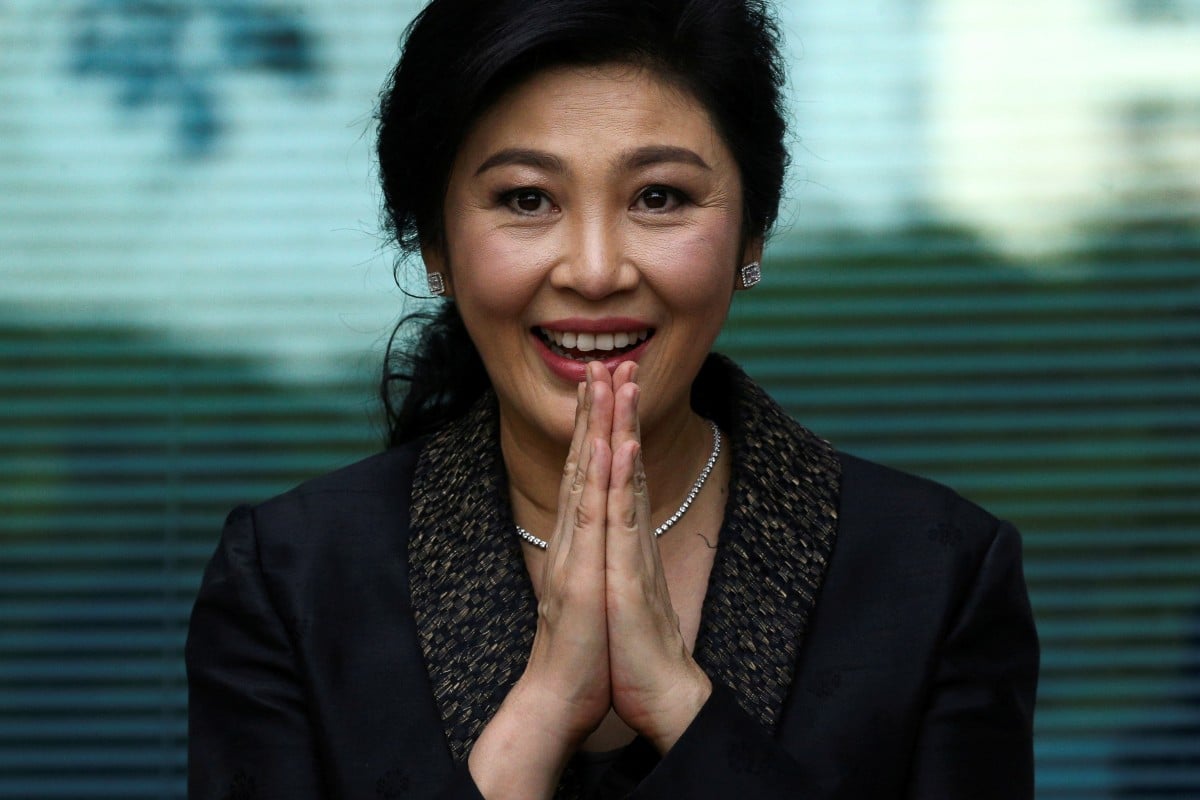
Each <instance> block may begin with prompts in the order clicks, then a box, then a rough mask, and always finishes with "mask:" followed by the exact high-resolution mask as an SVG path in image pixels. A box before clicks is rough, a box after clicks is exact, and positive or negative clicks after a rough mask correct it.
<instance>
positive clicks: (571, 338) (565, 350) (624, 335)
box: [534, 327, 653, 363]
mask: <svg viewBox="0 0 1200 800" xmlns="http://www.w3.org/2000/svg"><path fill="white" fill-rule="evenodd" d="M534 331H535V333H536V334H537V335H538V336H539V337H540V338H541V339H542V341H543V342H544V343H545V344H546V346H547V347H549V348H550V350H551V351H552V352H554V353H555V354H556V355H560V356H563V357H565V358H571V359H574V360H576V361H580V362H583V363H587V362H588V361H593V360H596V359H604V358H608V357H609V356H613V355H621V354H623V353H625V352H628V351H629V350H632V349H633V348H635V347H637V346H638V345H639V344H641V343H642V342H644V341H646V339H648V338H649V337H650V335H651V334H652V333H653V331H652V330H651V329H649V328H639V329H634V330H628V331H603V332H593V331H572V330H549V329H547V328H541V327H539V328H535V329H534Z"/></svg>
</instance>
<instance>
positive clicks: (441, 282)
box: [425, 272, 446, 297]
mask: <svg viewBox="0 0 1200 800" xmlns="http://www.w3.org/2000/svg"><path fill="white" fill-rule="evenodd" d="M425 278H426V280H428V281H429V293H430V294H431V295H433V296H434V297H441V296H442V295H444V294H445V293H446V279H445V278H443V277H442V273H440V272H427V273H425Z"/></svg>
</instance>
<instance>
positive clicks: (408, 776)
mask: <svg viewBox="0 0 1200 800" xmlns="http://www.w3.org/2000/svg"><path fill="white" fill-rule="evenodd" d="M772 413H775V412H772ZM768 422H769V423H770V424H772V425H777V424H779V420H778V419H776V418H774V417H772V418H770V419H769V420H768ZM725 424H728V423H723V426H724V425H725ZM423 448H426V445H423V444H412V445H408V446H405V447H403V448H398V449H393V450H390V451H388V452H385V453H382V454H380V455H377V456H375V457H372V458H369V459H367V460H365V461H362V462H360V463H358V464H355V465H353V466H351V467H348V468H346V469H343V470H341V471H338V472H335V473H333V474H331V475H328V476H325V477H323V478H319V479H317V480H314V481H311V482H309V483H306V484H304V485H303V486H301V487H299V488H297V489H295V490H293V491H292V492H289V493H288V494H285V495H283V496H281V497H279V498H276V499H274V500H272V501H269V502H268V503H265V504H263V505H261V506H259V507H256V508H253V509H251V508H241V509H238V510H236V511H234V512H233V513H232V514H231V515H230V517H229V520H228V522H227V525H226V528H225V532H224V534H223V535H222V538H221V542H220V545H219V546H218V549H217V552H216V555H215V556H214V557H213V560H212V562H211V563H210V565H209V567H208V569H207V571H206V573H205V576H204V582H203V586H202V588H201V591H200V594H199V597H198V599H197V601H196V605H195V609H194V611H193V616H192V622H191V629H190V632H189V636H188V642H187V664H188V679H189V686H190V709H189V796H190V797H191V798H193V800H208V799H209V798H212V800H218V799H221V800H224V799H225V798H289V799H290V800H304V799H305V798H394V797H414V798H425V797H453V798H478V797H479V794H478V791H477V790H476V789H475V787H474V785H473V783H472V782H471V780H470V776H469V773H468V772H467V770H466V767H465V762H464V759H463V756H464V755H465V751H464V750H463V746H469V742H470V741H471V740H472V737H473V736H474V735H476V734H477V730H478V725H476V727H475V728H474V729H472V730H468V731H467V732H466V733H465V734H463V741H464V742H466V744H465V745H463V746H459V747H458V749H457V750H456V746H455V744H454V743H455V741H456V737H458V734H459V732H460V731H461V730H462V729H463V728H462V725H459V724H458V723H456V722H455V721H454V708H456V707H461V706H467V705H469V703H465V702H463V701H461V699H460V700H458V701H457V702H450V701H451V700H454V699H455V698H456V697H457V696H456V695H455V694H454V693H455V692H457V691H460V688H461V687H459V686H457V685H456V683H455V682H454V681H451V682H449V683H447V682H446V681H447V679H446V678H444V677H438V675H439V674H440V673H439V672H438V670H437V669H436V666H437V665H436V664H434V663H431V659H434V660H436V659H437V658H438V657H436V656H431V653H435V652H437V651H436V650H435V649H431V648H432V647H433V645H431V643H430V634H429V633H428V631H430V630H435V631H436V630H437V629H436V628H431V627H430V624H429V623H428V622H426V621H424V620H423V619H422V618H421V613H417V612H418V611H419V610H417V609H414V604H413V597H414V596H416V597H422V598H424V597H427V596H429V595H428V590H427V589H422V588H420V587H419V586H417V584H418V578H417V577H416V572H417V571H418V570H417V569H416V568H415V567H414V566H413V565H414V564H418V563H421V562H419V560H418V559H417V556H416V555H415V550H414V543H413V541H411V540H412V539H415V538H416V537H417V536H418V534H417V533H416V532H414V531H417V530H418V529H419V528H420V527H421V526H420V525H418V524H417V523H416V522H414V517H415V515H414V510H413V500H412V495H413V492H412V487H413V486H414V483H416V482H419V481H420V476H419V473H420V470H421V466H420V465H421V456H422V452H423ZM831 452H832V451H831ZM832 459H833V461H832V462H831V463H832V464H833V465H834V468H835V470H837V471H840V476H839V477H838V481H837V499H836V508H834V507H830V508H829V509H828V514H829V518H830V519H831V520H833V521H834V525H835V527H836V539H835V541H834V540H831V542H830V547H829V549H828V550H826V551H820V550H819V548H818V549H817V550H814V551H812V552H811V553H808V554H807V555H805V556H804V557H803V558H802V559H801V561H803V562H804V563H806V564H816V565H817V566H818V567H819V569H818V571H819V576H820V582H819V587H818V589H819V591H817V590H807V589H804V590H802V591H798V592H785V593H788V594H796V595H802V596H807V595H813V596H807V597H805V598H803V599H805V600H806V602H808V603H809V605H810V607H811V613H809V614H807V616H806V617H805V618H804V619H803V620H802V624H801V625H800V627H799V628H797V629H796V631H797V632H794V633H788V634H786V638H789V639H793V640H799V641H794V642H792V643H791V644H793V645H794V646H795V647H794V652H796V653H797V655H796V656H794V657H790V656H789V658H788V665H787V669H788V671H787V673H786V674H787V675H788V677H789V680H788V682H787V684H786V685H784V687H783V689H784V691H782V692H781V693H780V694H779V695H778V700H777V701H770V700H768V701H766V702H767V705H770V703H771V702H774V703H775V705H776V706H777V707H776V708H775V709H774V710H773V711H772V710H771V709H769V708H768V709H766V710H764V709H761V708H758V707H757V706H755V702H756V701H755V700H754V695H753V693H754V691H756V689H757V686H756V684H757V683H758V682H759V680H760V679H759V678H758V677H756V674H757V673H756V669H757V665H756V664H753V663H741V662H743V661H746V662H752V661H753V660H754V656H753V654H754V653H755V652H757V651H758V650H761V649H763V648H762V646H761V645H758V646H755V644H754V642H753V641H744V642H742V643H741V646H740V649H737V648H734V649H733V650H731V651H729V652H732V653H734V654H735V655H736V654H739V653H740V654H742V655H736V657H735V658H734V659H733V660H734V661H735V662H737V663H736V664H735V667H734V668H733V669H734V671H732V672H730V671H729V669H728V668H726V667H721V666H719V662H720V657H719V656H718V655H709V654H707V652H708V651H707V650H706V659H708V660H707V661H706V660H703V659H701V655H700V653H699V650H700V644H699V643H698V645H697V650H698V652H697V659H698V660H700V661H701V665H702V666H704V667H705V668H706V671H709V674H710V677H711V676H714V675H716V678H715V679H714V685H715V690H714V693H713V696H712V698H711V699H710V701H709V702H708V703H707V704H706V705H705V707H704V708H703V709H702V710H701V712H700V714H699V716H698V717H697V718H696V720H695V721H694V722H693V723H692V725H691V726H690V727H689V728H688V730H687V731H686V732H685V733H684V735H683V736H682V738H681V739H680V740H679V741H678V743H677V744H676V746H675V747H674V748H673V749H672V750H671V751H670V752H669V753H668V754H667V755H666V756H665V757H664V758H662V759H661V760H659V759H658V757H657V756H656V755H655V754H654V753H653V751H652V750H650V749H649V747H648V745H645V743H643V742H640V741H639V742H638V743H635V746H634V747H633V748H630V751H629V752H627V753H626V755H625V756H623V758H622V763H621V765H620V770H614V775H616V776H617V777H620V775H624V778H625V779H626V780H628V781H629V782H630V783H631V784H632V785H633V787H634V788H632V793H631V794H630V795H629V796H632V797H638V798H742V799H743V800H748V799H749V798H767V799H769V798H796V799H797V800H827V799H829V798H862V799H863V800H866V799H867V798H870V799H871V800H881V799H883V798H896V799H897V800H899V799H900V798H906V799H907V800H957V799H959V798H961V799H964V800H965V799H966V798H979V799H985V798H986V799H987V800H992V799H994V800H1027V799H1028V798H1031V797H1032V796H1033V788H1032V787H1033V768H1032V749H1031V742H1032V717H1033V700H1034V694H1035V688H1036V676H1037V663H1038V648H1037V639H1036V633H1035V630H1034V626H1033V621H1032V615H1031V612H1030V607H1029V603H1028V599H1027V595H1026V589H1025V583H1024V578H1023V576H1022V571H1021V553H1020V541H1019V537H1018V535H1017V533H1016V531H1015V530H1014V529H1013V528H1012V527H1011V526H1010V525H1008V524H1007V523H1003V522H998V521H997V520H996V519H994V518H993V517H991V516H990V515H988V514H987V513H986V512H984V511H983V510H981V509H979V508H978V507H977V506H974V505H973V504H971V503H969V502H967V501H966V500H964V499H962V498H961V497H959V496H958V495H956V494H954V493H953V492H952V491H950V490H948V489H946V488H944V487H942V486H939V485H937V484H935V483H932V482H929V481H926V480H923V479H920V478H915V477H912V476H909V475H905V474H902V473H899V472H896V471H893V470H890V469H888V468H885V467H882V466H879V465H876V464H872V463H869V462H866V461H862V460H859V459H857V458H854V457H851V456H848V455H844V454H833V455H832ZM746 460H747V459H746V458H741V460H739V456H738V452H737V451H736V450H735V480H737V478H736V475H737V472H736V471H737V469H738V465H739V464H740V463H742V462H744V461H746ZM739 485H740V486H743V487H746V488H745V492H744V493H743V495H739V493H738V492H737V491H734V490H733V489H732V488H731V497H730V502H731V503H733V502H736V501H738V500H739V497H741V498H742V500H743V502H744V503H749V504H753V502H754V499H753V494H754V491H752V490H756V487H755V485H754V484H753V482H752V481H750V480H743V481H742V482H741V484H739ZM731 486H732V484H731ZM435 505H436V504H435ZM500 505H503V503H500ZM749 518H750V519H753V517H752V516H751V517H749ZM498 524H500V525H502V526H503V525H508V524H510V523H509V522H507V521H506V520H505V519H504V518H503V517H501V519H500V522H499V523H498ZM731 524H732V523H731V522H730V520H729V518H728V517H727V525H726V528H724V529H723V531H722V543H721V547H722V548H725V547H726V546H727V543H726V535H727V530H728V529H729V528H730V526H731ZM785 528H786V526H785ZM507 530H508V531H511V527H509V528H508V529H507ZM508 540H513V541H515V537H513V536H511V535H510V536H508V537H507V539H506V540H505V541H508ZM768 541H770V540H769V538H768ZM739 546H740V545H739V544H738V540H737V537H736V536H733V535H731V539H730V543H729V547H731V548H734V549H736V548H737V547H739ZM777 547H778V544H777V543H772V545H771V548H770V551H768V552H762V553H758V554H755V553H753V552H752V553H751V555H752V556H753V557H754V563H758V564H760V566H761V565H766V567H767V568H770V567H771V563H772V552H774V550H775V549H777ZM516 552H517V553H518V554H519V549H518V550H517V551H516ZM781 557H782V556H781ZM722 558H723V555H722V554H721V553H719V554H718V566H719V565H720V564H721V563H722V562H721V561H720V559H722ZM718 566H714V572H717V571H718ZM472 568H474V565H472ZM765 574H767V575H768V580H766V581H762V580H755V581H754V582H755V583H756V584H757V583H764V582H765V583H767V584H771V583H772V581H771V580H770V579H769V577H770V574H769V573H765ZM421 580H424V578H421ZM714 580H716V579H714ZM720 580H721V581H725V582H726V583H728V581H726V580H725V579H724V578H721V579H720ZM797 585H800V584H797ZM734 588H735V590H736V589H737V588H738V587H734ZM742 589H744V591H745V592H747V593H748V594H749V595H750V596H751V597H752V598H754V599H753V603H754V605H755V607H756V608H762V604H763V603H764V602H771V600H770V592H772V591H775V590H774V589H772V588H771V587H770V586H768V588H767V590H766V591H767V594H762V595H761V596H760V595H755V592H756V591H759V589H757V588H753V587H749V586H743V587H742ZM710 593H716V590H715V589H714V588H713V587H712V586H710ZM776 593H779V592H776ZM439 597H441V598H442V599H441V600H437V601H433V602H430V601H423V603H424V605H426V606H429V605H433V606H434V608H433V609H432V611H426V612H425V613H426V614H429V613H432V614H434V615H435V616H436V615H439V614H441V615H442V616H444V617H446V618H447V619H451V620H458V621H460V622H459V623H458V624H459V625H460V626H461V630H460V632H459V637H458V638H460V639H463V640H473V639H474V638H475V637H476V634H477V633H478V632H479V631H481V630H482V628H484V627H488V628H489V629H491V628H500V629H501V630H500V632H499V634H498V635H501V636H502V635H505V630H504V629H506V628H507V627H508V626H507V624H496V625H492V626H488V624H487V622H486V621H485V622H482V623H480V622H479V621H478V620H476V621H474V622H461V620H462V619H464V617H462V616H461V615H460V612H461V614H466V615H467V617H466V619H468V620H469V619H470V617H469V615H470V613H471V609H472V608H473V607H474V605H475V603H474V601H466V602H463V603H462V604H461V606H462V607H461V608H458V610H455V611H453V612H452V611H451V607H452V606H454V607H455V608H457V606H456V605H455V604H456V603H457V602H458V601H457V600H455V599H454V598H453V597H450V596H448V595H440V596H439ZM763 598H766V599H765V600H764V599H763ZM526 608H528V607H526ZM708 609H709V605H708V600H707V599H706V605H705V613H706V614H707V613H708ZM486 613H487V614H489V615H490V614H494V613H496V612H494V611H492V610H488V611H487V612H486ZM719 613H720V612H719V610H718V611H715V612H714V616H718V615H719ZM779 613H780V614H783V613H784V611H780V612H779ZM757 616H760V617H764V616H765V617H768V618H774V616H775V614H774V613H773V612H767V611H763V612H760V613H759V614H758V615H757ZM736 619H739V620H741V622H739V623H738V625H745V626H749V627H751V628H752V627H753V622H752V621H748V618H747V617H746V616H745V615H744V614H741V612H739V616H737V617H736ZM737 627H738V626H735V628H737ZM444 630H450V631H454V630H456V629H455V628H453V627H447V628H444ZM705 635H706V634H705V633H704V629H703V627H702V637H703V636H705ZM771 635H774V634H771ZM713 636H714V637H715V636H716V634H713ZM734 636H735V638H736V636H737V633H736V630H735V633H734ZM433 638H435V639H437V638H441V639H445V638H446V636H445V635H444V634H435V635H434V636H433ZM451 638H453V637H451ZM482 638H486V637H482ZM451 644H452V645H453V644H454V643H453V642H452V643H451ZM456 646H457V645H456ZM470 646H471V645H470V644H463V645H462V647H464V648H469V647H470ZM522 647H524V648H525V650H524V653H525V654H527V653H528V649H527V644H526V643H525V642H523V641H522V642H517V643H516V644H515V645H514V646H513V652H520V650H521V648H522ZM706 647H708V650H711V651H712V652H713V653H716V652H717V650H718V648H716V647H715V646H706ZM775 649H776V648H772V650H773V651H774V650H775ZM781 651H784V650H782V649H781ZM785 652H792V651H785ZM710 663H712V664H714V665H718V666H714V667H712V668H711V669H710V666H709V664H710ZM515 666H516V667H519V664H516V665H515ZM737 669H744V671H743V672H738V671H737ZM510 672H511V671H510ZM511 679H512V674H509V675H508V677H503V676H502V677H501V678H498V679H497V684H498V685H496V686H492V687H485V689H486V690H487V692H489V693H490V694H489V695H488V696H487V699H488V701H489V702H491V703H492V708H494V706H495V704H498V702H499V700H500V699H502V697H503V694H504V693H505V692H506V691H507V682H508V681H511ZM770 680H771V679H770V678H769V676H768V677H764V678H762V681H764V682H766V683H769V682H770ZM468 682H470V681H468ZM478 682H479V681H476V683H478ZM457 683H459V684H461V683H463V681H458V682H457ZM447 695H449V699H448V697H447ZM748 697H749V699H747V698H748ZM479 724H482V723H479ZM456 726H457V727H456ZM621 770H623V772H621ZM630 776H632V778H631V777H630ZM617 777H615V778H614V781H615V782H617V783H619V780H618V779H617Z"/></svg>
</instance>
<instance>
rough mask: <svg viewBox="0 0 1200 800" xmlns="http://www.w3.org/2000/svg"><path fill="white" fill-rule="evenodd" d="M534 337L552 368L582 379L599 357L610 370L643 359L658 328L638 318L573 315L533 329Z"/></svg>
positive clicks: (569, 377) (566, 376)
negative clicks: (595, 318) (573, 317)
mask: <svg viewBox="0 0 1200 800" xmlns="http://www.w3.org/2000/svg"><path fill="white" fill-rule="evenodd" d="M529 333H530V338H531V339H532V340H533V341H534V343H535V345H536V348H537V352H538V354H539V355H540V356H541V358H542V361H543V362H544V363H545V364H546V366H547V367H548V368H549V370H550V372H551V373H553V374H555V375H557V376H558V377H559V378H561V379H562V380H564V381H567V382H569V383H579V382H580V381H582V380H584V378H585V376H586V373H587V364H588V363H589V362H591V361H599V362H600V363H601V364H603V365H604V366H605V367H606V368H607V369H608V371H609V372H612V371H614V370H615V369H616V368H617V367H618V366H620V365H621V363H622V362H625V361H639V360H640V359H641V357H642V356H643V354H644V353H645V352H646V348H647V347H648V346H649V344H650V342H651V341H653V339H654V328H651V327H648V326H647V325H646V323H645V322H643V321H641V320H636V319H629V318H622V319H607V320H588V319H582V318H578V319H570V320H562V321H559V322H554V323H547V324H546V325H537V326H535V327H533V328H531V329H530V331H529Z"/></svg>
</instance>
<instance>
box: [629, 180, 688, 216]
mask: <svg viewBox="0 0 1200 800" xmlns="http://www.w3.org/2000/svg"><path fill="white" fill-rule="evenodd" d="M683 201H684V196H683V194H682V193H681V192H679V191H677V190H676V189H671V188H669V187H667V186H647V187H646V188H645V189H643V190H642V191H641V194H639V195H638V197H637V200H636V201H635V202H634V206H635V207H636V208H638V209H640V210H643V211H655V212H662V211H672V210H674V209H675V208H676V207H678V206H679V205H681V204H682V203H683Z"/></svg>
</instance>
